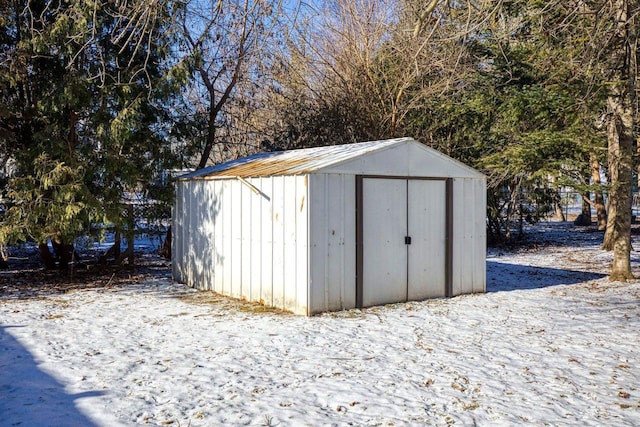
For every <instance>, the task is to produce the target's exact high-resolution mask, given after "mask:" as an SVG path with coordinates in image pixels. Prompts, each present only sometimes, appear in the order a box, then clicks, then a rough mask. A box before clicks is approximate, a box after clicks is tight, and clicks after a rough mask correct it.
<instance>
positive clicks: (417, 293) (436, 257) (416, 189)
mask: <svg viewBox="0 0 640 427" xmlns="http://www.w3.org/2000/svg"><path fill="white" fill-rule="evenodd" d="M407 186H408V192H407V195H408V197H407V199H408V200H407V206H408V215H407V231H408V235H409V236H411V244H410V245H409V246H408V247H407V250H408V282H409V283H408V288H407V299H408V300H409V301H411V300H422V299H426V298H434V297H443V296H445V292H446V273H445V268H446V241H445V240H446V203H445V201H446V194H445V192H446V182H445V181H435V180H434V181H431V180H421V179H409V180H408V181H407Z"/></svg>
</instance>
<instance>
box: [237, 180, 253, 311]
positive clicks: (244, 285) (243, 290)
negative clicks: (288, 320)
mask: <svg viewBox="0 0 640 427" xmlns="http://www.w3.org/2000/svg"><path fill="white" fill-rule="evenodd" d="M238 182H239V181H238ZM240 184H241V185H240V195H241V206H240V212H239V214H238V217H239V219H240V234H241V236H242V237H241V249H240V274H241V277H242V279H241V282H240V296H241V297H242V298H243V299H245V300H249V301H250V300H251V274H252V273H253V262H254V260H253V259H252V257H251V256H252V251H251V234H252V229H253V226H254V225H253V223H252V222H251V219H252V212H251V210H252V208H253V203H252V202H253V198H252V197H251V196H252V195H253V192H252V190H251V188H249V187H248V186H247V185H246V184H242V183H241V182H240Z"/></svg>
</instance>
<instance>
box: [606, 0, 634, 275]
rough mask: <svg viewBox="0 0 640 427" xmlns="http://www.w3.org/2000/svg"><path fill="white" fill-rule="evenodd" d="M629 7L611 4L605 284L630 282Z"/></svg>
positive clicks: (624, 2) (621, 0)
mask: <svg viewBox="0 0 640 427" xmlns="http://www.w3.org/2000/svg"><path fill="white" fill-rule="evenodd" d="M629 6H630V5H629V0H616V1H615V2H614V8H615V10H614V14H615V19H616V21H615V22H616V33H615V36H616V37H617V38H618V40H620V45H619V46H618V49H617V51H615V52H614V55H616V54H617V55H619V58H620V59H621V60H622V61H621V64H623V65H622V67H620V68H619V69H618V70H616V72H615V73H614V80H613V81H614V83H613V84H612V88H611V93H610V95H609V97H608V99H607V107H608V110H609V115H610V120H609V126H608V129H607V140H608V146H609V150H608V154H609V170H610V176H611V197H610V198H611V203H610V206H611V208H612V211H610V212H609V216H610V217H613V220H610V221H609V225H613V233H612V238H613V263H612V265H611V275H610V276H609V280H611V281H622V282H626V281H627V280H630V279H633V278H634V277H633V274H632V273H631V200H632V179H633V175H632V171H633V143H634V139H635V138H634V130H635V114H634V113H635V111H634V106H635V100H636V99H635V96H636V94H635V91H636V78H637V77H636V72H637V69H636V65H637V64H636V28H635V22H634V18H633V16H631V15H630V14H629V9H628V8H629ZM607 231H608V230H607Z"/></svg>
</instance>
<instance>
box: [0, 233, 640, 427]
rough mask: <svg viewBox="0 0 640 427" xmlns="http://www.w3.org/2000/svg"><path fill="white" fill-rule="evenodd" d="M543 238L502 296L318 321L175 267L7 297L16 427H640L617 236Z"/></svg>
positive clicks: (636, 327) (505, 283) (495, 264)
mask: <svg viewBox="0 0 640 427" xmlns="http://www.w3.org/2000/svg"><path fill="white" fill-rule="evenodd" d="M531 233H532V234H531V238H530V243H529V245H527V249H521V250H497V249H493V250H490V251H489V255H488V259H487V269H488V271H487V283H488V293H486V294H478V295H468V296H460V297H456V298H452V299H438V300H429V301H424V302H411V303H406V304H393V305H388V306H384V307H375V308H370V309H366V310H348V311H343V312H339V313H330V314H323V315H320V316H315V317H311V318H305V317H299V316H294V315H290V314H286V313H280V312H277V311H273V310H266V309H262V308H261V307H260V306H256V305H253V304H247V303H243V302H240V301H234V300H231V299H227V298H224V297H220V296H217V295H215V294H212V293H208V292H197V291H194V290H192V289H189V288H186V287H184V286H182V285H179V284H176V283H172V282H171V280H170V279H169V268H168V266H167V265H166V263H165V264H162V263H159V262H156V264H154V265H155V266H154V267H153V268H148V269H147V270H146V273H145V274H132V275H131V277H130V278H129V279H128V280H120V279H113V278H109V277H106V278H104V280H102V279H101V280H102V283H103V285H101V286H92V287H86V288H82V287H77V288H73V287H71V288H65V289H64V290H62V291H54V290H52V291H47V290H45V289H41V290H38V291H37V292H33V291H32V292H10V291H5V292H3V293H0V396H1V398H0V414H2V416H1V417H0V425H2V426H14V425H23V426H32V425H33V426H36V425H38V426H40V425H47V426H75V425H81V426H118V425H122V426H129V425H145V424H146V425H175V426H178V425H179V426H189V425H190V426H211V425H279V426H288V425H293V426H304V425H309V426H321V425H327V426H333V425H336V426H342V425H371V426H374V425H380V426H392V425H393V426H399V425H425V424H426V425H450V424H455V425H481V426H482V425H484V426H501V425H505V426H512V425H522V424H527V425H575V426H588V425H593V426H599V425H616V426H634V425H635V426H637V425H640V352H638V343H639V338H640V284H638V283H632V284H622V283H611V282H608V280H607V279H606V276H605V273H606V271H607V268H608V264H609V263H610V262H611V254H610V253H606V252H603V251H601V250H600V249H599V243H600V239H601V237H602V234H601V233H596V232H586V231H580V229H577V228H574V227H573V226H571V225H568V224H566V223H565V224H551V223H549V224H542V225H541V226H538V227H536V228H534V229H532V230H531ZM634 242H635V246H636V247H640V243H638V240H637V238H636V236H634ZM633 263H634V264H633V265H634V271H635V273H636V274H637V275H640V271H638V269H637V266H638V254H637V253H635V252H634V253H633ZM2 279H3V278H2V276H0V280H2Z"/></svg>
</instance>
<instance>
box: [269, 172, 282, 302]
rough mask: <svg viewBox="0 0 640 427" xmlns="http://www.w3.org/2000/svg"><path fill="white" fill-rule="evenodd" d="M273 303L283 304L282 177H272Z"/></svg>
mask: <svg viewBox="0 0 640 427" xmlns="http://www.w3.org/2000/svg"><path fill="white" fill-rule="evenodd" d="M272 179H273V198H272V199H271V202H272V205H273V294H272V299H273V305H274V306H275V307H283V306H284V270H285V264H284V261H285V259H284V220H285V219H284V198H285V193H284V177H281V176H276V177H273V178H272Z"/></svg>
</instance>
